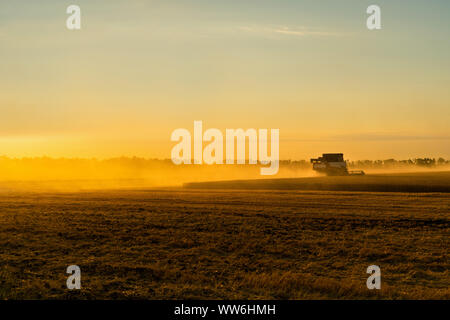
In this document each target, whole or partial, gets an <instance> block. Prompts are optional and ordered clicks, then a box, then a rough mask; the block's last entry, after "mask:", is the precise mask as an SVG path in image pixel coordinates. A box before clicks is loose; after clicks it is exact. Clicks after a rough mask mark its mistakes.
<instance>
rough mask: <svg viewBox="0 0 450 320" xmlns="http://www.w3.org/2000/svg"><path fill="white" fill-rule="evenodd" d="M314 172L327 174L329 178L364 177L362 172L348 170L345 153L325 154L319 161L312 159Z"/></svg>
mask: <svg viewBox="0 0 450 320" xmlns="http://www.w3.org/2000/svg"><path fill="white" fill-rule="evenodd" d="M311 163H312V164H313V170H315V171H317V172H321V173H325V174H326V175H327V176H363V175H365V173H364V171H362V170H352V171H349V170H348V169H347V162H345V160H344V154H343V153H324V154H322V156H321V157H319V158H317V159H311Z"/></svg>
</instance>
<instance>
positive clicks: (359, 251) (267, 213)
mask: <svg viewBox="0 0 450 320" xmlns="http://www.w3.org/2000/svg"><path fill="white" fill-rule="evenodd" d="M449 212H450V197H449V195H448V194H447V193H420V194H416V193H401V192H395V193H387V192H382V193H381V192H336V191H331V192H330V191H295V190H278V191H276V190H270V191H269V192H267V191H262V190H240V191H233V190H190V189H187V190H186V189H164V190H156V189H155V190H135V191H120V190H119V191H92V192H71V193H56V192H52V193H26V192H21V193H19V192H4V193H1V194H0V284H1V285H0V298H2V299H22V298H25V299H44V298H51V299H54V298H56V299H68V298H80V299H130V298H131V299H133V298H139V299H324V298H331V299H360V298H376V299H427V298H428V299H449V298H450V289H449V288H450V273H449V267H450V260H449V256H448V253H449V249H448V248H449V246H450V240H449V239H450V215H449ZM72 264H76V265H79V266H80V268H81V272H82V289H81V290H80V291H69V290H68V289H67V288H66V279H67V276H68V275H67V274H66V273H65V271H66V268H67V266H69V265H72ZM372 264H376V265H379V266H380V267H381V272H382V289H381V290H368V289H367V288H366V279H367V277H368V274H366V269H367V267H368V266H369V265H372Z"/></svg>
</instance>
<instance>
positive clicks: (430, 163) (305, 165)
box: [280, 158, 450, 169]
mask: <svg viewBox="0 0 450 320" xmlns="http://www.w3.org/2000/svg"><path fill="white" fill-rule="evenodd" d="M347 164H348V166H349V167H350V168H374V169H378V168H379V169H381V168H398V167H409V166H416V167H428V168H432V167H441V166H449V165H450V160H446V159H444V158H438V159H436V158H415V159H408V160H396V159H386V160H356V161H350V160H347ZM280 166H284V167H291V168H297V169H309V168H311V163H310V162H309V161H306V160H295V161H293V160H282V161H280Z"/></svg>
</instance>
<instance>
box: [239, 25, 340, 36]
mask: <svg viewBox="0 0 450 320" xmlns="http://www.w3.org/2000/svg"><path fill="white" fill-rule="evenodd" d="M239 30H240V31H242V32H246V33H251V34H255V35H260V36H277V35H278V36H280V35H281V36H291V37H314V36H316V37H338V36H344V35H346V34H345V33H339V32H330V31H326V30H318V29H316V28H307V27H288V26H241V27H239Z"/></svg>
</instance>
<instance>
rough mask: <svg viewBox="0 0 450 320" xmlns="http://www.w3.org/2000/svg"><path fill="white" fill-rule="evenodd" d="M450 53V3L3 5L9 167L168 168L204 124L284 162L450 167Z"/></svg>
mask: <svg viewBox="0 0 450 320" xmlns="http://www.w3.org/2000/svg"><path fill="white" fill-rule="evenodd" d="M71 4H76V5H79V6H80V8H81V30H68V29H67V28H66V19H67V18H68V16H69V15H68V14H66V8H67V7H68V6H69V5H71ZM371 4H377V5H379V6H380V7H381V22H382V29H381V30H373V31H371V30H368V29H367V27H366V19H367V17H368V15H367V13H366V9H367V7H368V6H369V5H371ZM449 39H450V2H449V1H447V0H430V1H419V0H410V1H401V0H390V1H381V0H371V1H365V0H342V1H335V0H324V1H317V0H311V1H309V0H308V1H302V0H296V1H290V0H270V1H269V0H258V1H256V0H239V1H236V0H227V1H216V0H207V1H206V0H190V1H187V0H186V1H184V0H173V1H169V0H161V1H159V0H158V1H144V0H127V1H118V0H109V1H100V0H89V1H88V0H71V1H61V0H41V1H32V0H29V1H25V0H20V1H2V2H0V114H1V116H0V155H3V156H9V157H30V156H33V157H34V156H51V157H97V158H108V157H116V156H140V157H149V158H170V151H171V149H172V147H173V146H174V144H175V143H174V142H171V141H170V135H171V133H172V131H173V130H175V129H177V128H187V129H188V130H190V131H191V132H193V122H194V120H202V121H203V127H204V129H207V128H218V129H220V130H223V132H225V129H226V128H244V129H247V128H255V129H271V128H276V129H279V130H280V157H281V158H282V159H307V158H309V157H315V156H317V155H320V154H322V153H325V152H343V153H345V155H346V158H350V159H354V160H356V159H387V158H397V159H407V158H415V157H422V156H431V157H446V158H450V127H449V125H448V124H449V120H450V90H449V87H450V59H449V58H450V41H449Z"/></svg>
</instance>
